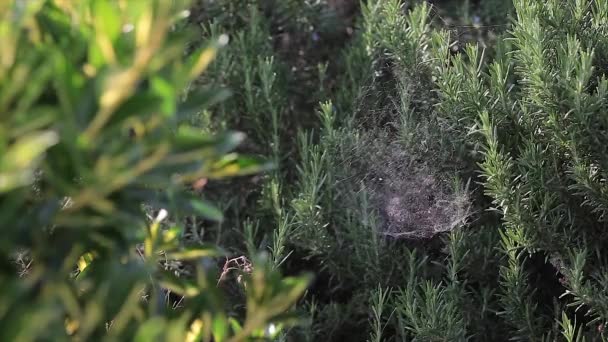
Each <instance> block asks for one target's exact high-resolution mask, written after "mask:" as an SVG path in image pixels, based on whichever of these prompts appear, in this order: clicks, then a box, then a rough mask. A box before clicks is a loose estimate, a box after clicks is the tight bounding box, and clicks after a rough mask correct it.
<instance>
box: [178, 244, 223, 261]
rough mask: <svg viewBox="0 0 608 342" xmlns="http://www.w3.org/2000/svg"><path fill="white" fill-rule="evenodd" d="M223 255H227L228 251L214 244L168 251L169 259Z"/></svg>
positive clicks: (190, 258)
mask: <svg viewBox="0 0 608 342" xmlns="http://www.w3.org/2000/svg"><path fill="white" fill-rule="evenodd" d="M222 255H226V252H224V251H223V250H222V249H221V248H219V247H217V246H215V245H213V244H203V245H201V246H196V247H188V248H184V249H180V250H177V251H171V252H167V259H171V260H192V259H200V258H205V257H217V256H222Z"/></svg>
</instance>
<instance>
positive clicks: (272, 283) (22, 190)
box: [0, 0, 306, 341]
mask: <svg viewBox="0 0 608 342" xmlns="http://www.w3.org/2000/svg"><path fill="white" fill-rule="evenodd" d="M187 5H188V3H187V2H185V1H128V2H127V1H120V2H110V1H79V2H72V1H58V0H57V1H55V0H48V1H28V2H23V1H8V2H7V1H3V2H2V4H0V13H1V15H2V17H1V21H0V41H1V42H2V43H1V44H0V45H1V47H0V49H1V51H0V55H1V56H2V57H1V63H0V107H1V108H2V110H1V112H2V114H1V116H2V120H1V121H0V150H1V152H0V213H1V214H0V216H1V217H2V219H1V220H2V227H3V229H2V233H3V238H2V242H1V243H0V255H1V258H2V261H3V267H2V269H1V271H0V290H1V291H0V303H1V305H0V306H1V307H2V309H1V310H0V322H1V323H0V330H1V331H0V339H1V340H6V341H31V340H32V341H33V340H41V339H42V340H67V339H75V340H81V341H84V340H101V339H109V340H133V339H136V340H143V341H150V340H157V339H161V340H207V341H209V340H213V341H223V340H233V341H238V340H245V339H247V338H249V337H252V336H264V335H266V336H268V335H270V334H276V333H277V331H279V330H280V329H279V328H280V325H272V329H270V330H268V327H269V325H268V324H269V323H271V322H273V321H275V320H277V319H279V318H280V317H281V316H282V315H283V314H284V313H286V312H287V311H288V310H289V309H290V308H291V307H292V305H293V304H294V302H295V301H296V300H297V298H298V297H299V296H300V294H301V293H302V292H303V291H304V289H305V287H306V280H305V279H303V278H281V277H280V275H279V274H278V273H277V271H276V270H273V269H271V268H270V266H269V263H268V262H266V261H263V260H262V259H260V261H259V262H257V261H255V262H254V264H253V265H249V266H248V267H244V266H247V265H243V264H240V266H243V267H242V268H244V269H241V270H236V271H232V272H239V273H240V274H241V276H242V277H243V278H242V280H243V281H242V286H241V287H240V291H241V293H242V295H243V297H244V301H243V302H242V303H241V304H243V305H246V307H245V308H243V309H239V310H237V313H238V314H236V315H235V314H232V312H233V311H234V310H233V308H231V307H226V306H225V305H224V304H223V300H222V295H221V293H220V292H221V291H219V289H218V287H217V285H216V284H217V283H218V276H219V274H217V272H215V271H214V269H215V260H217V259H214V257H219V256H222V254H224V252H222V250H221V249H219V248H218V247H216V246H213V245H211V244H209V243H201V241H199V242H198V243H196V244H186V243H185V241H184V240H183V239H181V238H180V237H181V235H182V234H183V233H184V232H183V226H182V224H181V223H179V222H180V220H179V218H180V217H183V216H184V215H187V214H191V213H194V214H196V215H197V216H200V217H204V218H206V219H209V220H216V221H217V220H221V219H222V213H221V212H220V211H218V210H217V209H216V208H215V207H213V206H212V205H211V204H209V203H208V202H207V201H206V200H205V199H203V198H201V197H200V196H198V195H196V194H195V193H193V192H192V191H190V190H189V188H190V186H189V184H192V183H193V182H195V181H196V180H199V181H197V182H196V183H195V184H198V187H199V188H200V186H202V184H204V182H203V181H202V180H206V179H209V180H211V181H213V180H214V179H218V178H224V177H228V176H235V175H242V174H249V173H251V172H257V171H260V170H261V169H262V168H264V165H263V164H261V163H260V162H258V161H256V160H254V159H251V158H245V157H240V156H238V155H237V154H234V153H231V151H232V150H233V149H234V148H235V147H236V146H237V145H238V144H239V143H240V142H241V140H242V138H243V136H242V134H240V133H225V134H222V135H211V134H208V133H205V132H203V131H201V130H200V129H196V128H194V127H192V126H190V125H188V124H187V121H188V120H187V119H188V118H189V116H190V115H192V112H193V111H198V110H200V109H202V108H205V107H207V106H209V105H210V104H212V103H215V102H217V101H218V100H221V98H223V97H225V96H224V93H223V92H222V91H220V90H217V89H212V88H209V87H205V86H197V87H195V88H192V89H191V91H189V92H185V91H184V89H185V88H186V87H187V86H189V85H190V84H191V82H192V81H193V80H194V79H196V78H197V77H198V75H199V74H200V73H201V72H202V71H204V70H205V69H206V68H207V66H208V65H209V63H210V62H211V61H212V59H213V58H214V56H215V55H216V53H217V49H218V48H219V47H220V45H221V44H225V37H219V38H218V37H214V38H213V39H210V40H209V43H208V44H206V45H205V46H204V47H202V48H198V49H196V50H195V51H193V52H192V53H190V54H188V55H185V54H184V50H185V47H186V44H187V43H188V42H189V41H191V40H192V36H191V35H189V33H188V32H189V31H188V30H187V28H185V27H184V25H183V24H182V23H183V18H184V17H185V16H187V14H188V13H189V12H188V7H187ZM167 216H168V217H167ZM172 221H173V222H177V224H176V225H172V226H169V225H168V224H167V223H168V222H172ZM11 259H14V260H15V262H14V263H13V262H10V263H9V260H11ZM256 260H257V259H256ZM174 262H182V263H187V265H188V266H189V267H190V269H191V274H190V276H182V277H178V276H176V272H174V271H172V270H171V269H170V268H169V266H168V265H169V264H170V263H174ZM15 265H17V266H18V269H16V268H15ZM163 266H164V267H163ZM226 271H230V270H226ZM232 272H231V273H232ZM241 276H239V278H240V277H241ZM223 279H225V274H222V277H221V278H220V279H219V280H220V281H222V280H223ZM229 312H230V313H229ZM279 321H280V320H279ZM279 321H277V322H275V324H279V323H280V322H279Z"/></svg>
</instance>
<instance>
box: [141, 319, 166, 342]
mask: <svg viewBox="0 0 608 342" xmlns="http://www.w3.org/2000/svg"><path fill="white" fill-rule="evenodd" d="M166 329H167V322H166V321H165V320H164V319H163V318H161V317H154V318H151V319H149V320H148V321H146V322H145V323H144V324H142V325H140V326H139V329H137V334H136V335H135V339H134V341H135V342H149V341H156V340H158V338H160V337H161V336H162V335H163V332H164V331H165V330H166Z"/></svg>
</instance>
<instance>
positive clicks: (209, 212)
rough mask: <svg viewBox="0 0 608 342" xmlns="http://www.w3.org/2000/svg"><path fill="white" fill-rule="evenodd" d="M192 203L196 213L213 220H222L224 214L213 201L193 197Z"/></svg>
mask: <svg viewBox="0 0 608 342" xmlns="http://www.w3.org/2000/svg"><path fill="white" fill-rule="evenodd" d="M190 205H191V206H192V208H193V209H194V211H195V212H196V213H198V214H199V215H201V216H203V217H204V218H206V219H209V220H212V221H222V220H223V219H224V214H223V213H222V212H221V211H220V210H219V209H217V208H216V207H215V206H213V205H212V204H211V203H209V202H207V201H204V200H202V199H193V200H191V201H190Z"/></svg>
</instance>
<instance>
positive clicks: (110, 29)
mask: <svg viewBox="0 0 608 342" xmlns="http://www.w3.org/2000/svg"><path fill="white" fill-rule="evenodd" d="M114 6H116V5H115V4H114V2H113V1H107V0H97V1H95V3H94V7H93V11H94V14H93V18H95V26H96V27H97V30H98V31H100V32H102V33H103V34H106V35H107V36H108V38H110V40H111V41H115V40H116V38H118V36H119V35H120V31H121V27H120V26H121V25H120V16H119V14H118V11H117V10H116V8H115V7H114Z"/></svg>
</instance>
